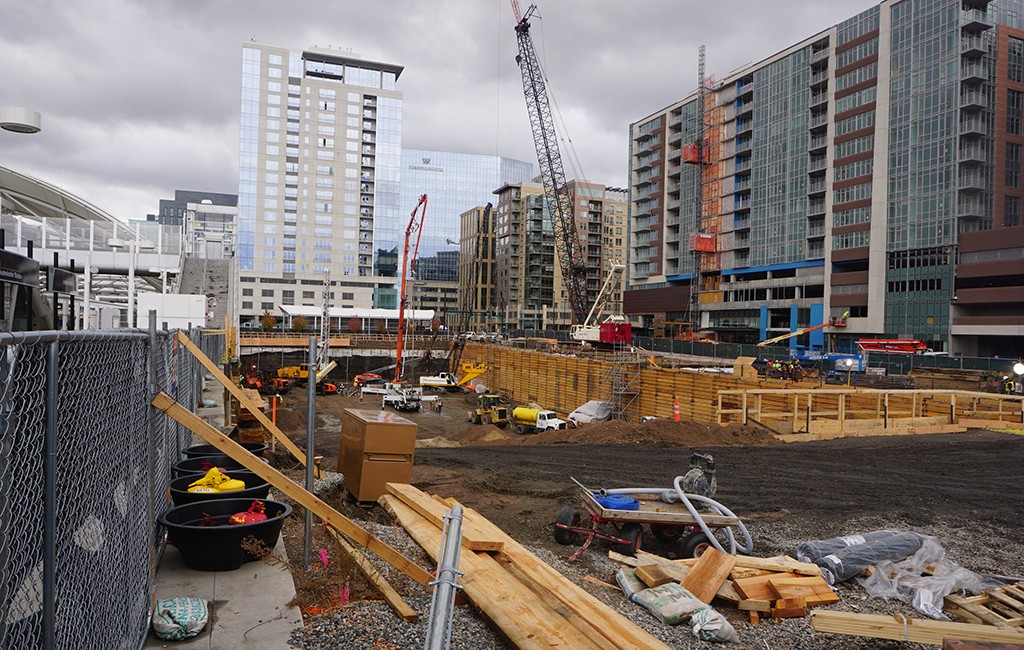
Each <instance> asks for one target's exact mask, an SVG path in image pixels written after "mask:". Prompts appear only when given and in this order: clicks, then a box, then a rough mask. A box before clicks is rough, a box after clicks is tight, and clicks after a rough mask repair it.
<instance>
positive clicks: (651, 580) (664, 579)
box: [636, 564, 676, 587]
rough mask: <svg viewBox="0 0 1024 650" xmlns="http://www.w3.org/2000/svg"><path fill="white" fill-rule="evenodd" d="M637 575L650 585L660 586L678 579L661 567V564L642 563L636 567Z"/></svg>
mask: <svg viewBox="0 0 1024 650" xmlns="http://www.w3.org/2000/svg"><path fill="white" fill-rule="evenodd" d="M636 577H637V578H640V580H641V581H642V582H643V583H644V584H645V585H647V586H648V587H660V586H661V585H664V584H668V583H669V582H675V581H676V580H675V578H673V577H672V576H670V575H669V574H668V573H666V572H665V570H664V569H662V568H661V565H660V564H641V565H640V566H638V567H637V568H636Z"/></svg>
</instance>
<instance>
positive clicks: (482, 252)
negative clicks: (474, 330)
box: [448, 203, 494, 375]
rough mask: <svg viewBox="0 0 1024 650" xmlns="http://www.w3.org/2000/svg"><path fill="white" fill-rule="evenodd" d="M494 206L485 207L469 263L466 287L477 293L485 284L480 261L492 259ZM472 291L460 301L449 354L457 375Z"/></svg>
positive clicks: (471, 313) (467, 323)
mask: <svg viewBox="0 0 1024 650" xmlns="http://www.w3.org/2000/svg"><path fill="white" fill-rule="evenodd" d="M493 207H494V206H493V205H491V204H490V203H488V204H487V205H485V206H484V213H483V219H482V220H481V222H480V227H479V228H478V229H477V232H476V235H475V237H474V240H473V243H474V246H473V255H472V256H471V257H472V259H471V260H470V262H469V274H468V276H469V278H468V279H469V281H468V282H467V283H465V284H466V286H468V287H469V289H470V291H475V290H476V288H477V287H481V286H483V285H484V284H485V282H484V278H481V277H480V261H481V260H484V259H488V258H490V257H491V252H490V250H488V249H489V247H488V246H487V241H488V239H487V233H488V232H489V231H490V229H491V228H490V223H491V210H492V209H493ZM470 291H466V292H463V293H462V295H461V296H460V299H459V303H460V304H459V325H458V330H457V333H458V334H459V336H457V337H455V339H454V340H453V341H452V349H451V351H450V352H449V353H448V372H449V373H451V374H453V375H454V374H455V373H457V372H458V371H459V368H460V365H459V364H460V362H461V361H462V350H463V349H464V348H465V347H466V340H465V338H464V336H465V333H466V332H467V331H468V330H469V321H470V317H471V316H472V315H473V303H474V300H473V298H472V294H471V293H470ZM491 295H492V294H491V292H490V291H488V292H487V300H488V304H487V305H483V308H484V309H485V310H488V311H489V310H490V300H491Z"/></svg>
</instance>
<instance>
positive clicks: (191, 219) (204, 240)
mask: <svg viewBox="0 0 1024 650" xmlns="http://www.w3.org/2000/svg"><path fill="white" fill-rule="evenodd" d="M182 227H183V231H182V242H183V244H184V253H185V255H186V256H187V257H200V258H203V259H211V260H226V259H231V258H232V257H234V255H235V235H236V233H237V227H238V206H237V205H215V204H213V203H212V202H211V201H210V200H209V199H204V200H203V201H201V202H199V203H192V202H189V203H186V204H185V222H184V223H183V224H182Z"/></svg>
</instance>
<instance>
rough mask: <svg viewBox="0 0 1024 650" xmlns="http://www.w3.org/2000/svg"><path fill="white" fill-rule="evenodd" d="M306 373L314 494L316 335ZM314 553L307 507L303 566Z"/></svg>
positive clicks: (310, 475)
mask: <svg viewBox="0 0 1024 650" xmlns="http://www.w3.org/2000/svg"><path fill="white" fill-rule="evenodd" d="M307 361H308V363H309V365H308V368H307V370H308V374H307V375H306V386H308V390H307V391H306V491H307V492H309V493H310V494H313V437H314V433H315V432H316V422H315V420H316V337H315V336H311V337H309V358H308V359H307ZM312 555H313V513H312V511H310V509H309V508H306V518H305V522H304V527H303V544H302V566H303V567H305V568H307V569H308V568H309V563H310V557H311V556H312Z"/></svg>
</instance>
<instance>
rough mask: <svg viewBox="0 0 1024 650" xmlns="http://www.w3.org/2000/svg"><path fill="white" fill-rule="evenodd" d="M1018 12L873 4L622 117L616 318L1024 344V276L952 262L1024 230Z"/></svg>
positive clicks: (993, 346)
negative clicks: (625, 179) (623, 258)
mask: <svg viewBox="0 0 1024 650" xmlns="http://www.w3.org/2000/svg"><path fill="white" fill-rule="evenodd" d="M1022 15H1024V2H1021V1H1020V0H999V1H990V0H885V1H884V2H881V3H880V4H879V5H877V6H875V7H872V8H870V9H868V10H866V11H864V12H862V13H860V14H858V15H856V16H853V17H851V18H849V19H848V20H844V21H843V22H841V23H838V24H837V25H835V26H834V27H832V28H830V29H827V30H825V31H822V32H820V33H818V34H815V35H812V36H809V37H808V38H807V39H805V40H803V41H802V42H800V43H797V44H795V45H793V46H791V47H789V48H786V49H785V50H783V51H781V52H779V53H776V54H774V55H772V56H770V57H768V58H766V59H764V60H763V61H760V62H757V63H754V64H750V65H748V66H746V67H744V68H742V69H740V70H738V71H736V72H734V73H731V74H730V75H729V76H728V77H726V78H725V79H723V80H722V81H720V82H718V83H716V84H714V85H713V87H708V88H706V90H705V92H704V93H703V95H704V96H705V100H704V103H703V105H702V104H701V101H700V98H701V93H698V92H697V91H694V92H693V93H692V94H691V95H690V96H688V97H685V98H684V99H682V100H680V101H679V102H676V103H675V104H673V105H671V106H668V107H666V108H664V109H662V110H660V111H658V112H656V113H654V114H652V115H649V116H647V117H645V118H643V119H641V120H639V121H637V122H636V123H634V124H632V125H631V127H630V148H631V151H630V154H631V155H630V165H631V170H630V187H629V200H630V242H629V248H630V260H629V261H630V264H629V270H628V276H629V284H630V291H629V292H628V294H627V296H626V300H625V302H626V312H627V313H629V314H632V315H634V316H635V317H636V318H637V319H638V320H640V321H641V325H644V326H646V327H647V328H649V329H650V330H652V333H654V334H664V333H668V331H669V329H670V328H668V327H666V325H665V323H671V322H689V323H691V327H693V328H694V329H708V330H713V331H714V332H715V334H716V335H717V336H718V337H719V338H720V339H722V340H730V341H739V342H757V341H760V340H764V339H766V338H769V337H771V336H776V335H779V334H782V333H787V332H793V331H796V330H798V329H801V328H806V327H810V326H815V325H821V324H824V323H826V322H830V321H831V319H833V318H842V317H843V316H846V317H847V318H846V320H845V323H844V324H845V327H843V326H834V327H828V328H825V329H824V331H821V330H818V331H817V332H814V333H811V334H810V335H805V336H803V337H794V338H792V339H790V341H789V344H790V345H793V346H795V345H806V346H809V347H810V348H812V349H813V348H817V349H825V348H827V347H836V348H839V349H848V350H852V349H853V348H854V347H855V340H856V339H857V338H860V337H871V338H874V337H885V338H915V339H920V340H923V341H926V342H927V343H928V344H929V346H930V347H932V348H934V349H936V350H947V351H952V352H958V351H966V352H969V353H970V352H988V351H992V352H993V353H996V354H1005V353H1006V346H1010V347H1013V346H1018V347H1022V348H1024V346H1021V345H1020V344H1019V339H1018V343H1013V342H1012V341H1011V342H1008V339H1006V336H1007V335H1010V336H1017V337H1021V336H1024V298H1022V296H1024V293H1020V292H1016V289H1014V290H1013V291H1011V290H1009V287H1019V286H1024V273H1021V272H1020V270H1014V269H1010V268H1005V269H1003V272H1002V273H1001V274H999V276H998V278H997V277H996V272H995V270H994V267H993V269H989V268H988V267H985V268H982V267H980V266H979V267H968V266H965V265H964V262H965V260H967V261H969V264H988V263H989V262H991V261H993V260H1001V259H1003V258H1004V257H1005V255H1006V254H1009V255H1011V257H1013V255H1012V253H1009V252H1008V253H1005V254H1004V253H1001V252H999V251H997V250H995V249H993V247H994V246H997V240H999V239H1002V240H1003V241H1011V240H1014V237H1015V235H1014V232H1016V231H1014V230H1013V229H1015V228H1020V225H1019V224H1020V211H1021V208H1020V202H1021V200H1022V199H1024V193H1022V191H1021V182H1022V181H1021V176H1022V173H1021V171H1020V170H1021V162H1022V160H1021V155H1022V154H1021V151H1022V150H1024V137H1022V136H1021V133H1022V130H1021V113H1022V109H1021V106H1022V105H1024V100H1022V97H1024V32H1022V31H1021V27H1022V25H1020V24H1019V23H1021V20H1022V19H1021V16H1022ZM698 127H700V128H698ZM698 132H703V133H704V137H705V143H704V145H705V146H704V147H703V151H704V156H703V158H701V157H700V156H699V155H695V152H696V151H700V148H698V147H696V146H695V145H696V138H697V134H698ZM992 230H1002V231H1003V232H1002V236H1001V237H1000V236H991V237H989V236H988V235H985V234H984V233H987V232H989V231H992ZM965 247H966V248H965ZM968 251H969V254H968V256H967V257H964V258H963V259H961V254H962V253H966V252H968ZM1014 259H1016V258H1015V257H1014ZM1000 268H1002V267H1000ZM980 278H984V280H982V279H980ZM985 283H987V284H985ZM982 285H984V287H990V286H993V285H996V286H1000V287H1005V288H1006V290H1001V291H1000V292H997V293H998V294H999V296H1001V297H1002V304H1001V305H999V306H998V307H994V306H993V305H992V303H991V298H992V297H994V296H995V295H996V294H995V293H991V292H989V293H985V294H982V293H977V292H978V291H980V290H982V289H983V288H984V287H983V286H982ZM985 290H986V291H988V289H985ZM1018 293H1020V295H1018ZM981 295H986V296H990V298H989V299H988V302H986V301H985V300H983V299H982V298H981V297H980V296H981ZM965 296H967V297H969V298H967V299H965Z"/></svg>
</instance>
